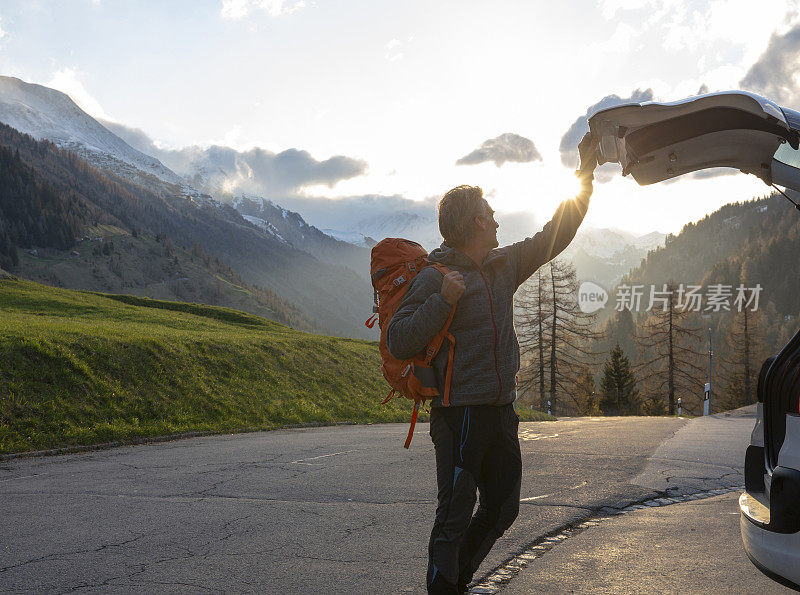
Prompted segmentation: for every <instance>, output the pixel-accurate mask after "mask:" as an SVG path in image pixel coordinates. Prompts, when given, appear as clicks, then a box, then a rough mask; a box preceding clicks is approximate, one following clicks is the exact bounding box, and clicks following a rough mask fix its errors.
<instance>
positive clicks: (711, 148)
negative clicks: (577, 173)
mask: <svg viewBox="0 0 800 595" xmlns="http://www.w3.org/2000/svg"><path fill="white" fill-rule="evenodd" d="M589 128H590V130H591V131H592V133H593V134H594V136H595V138H597V139H598V163H599V164H603V163H608V162H614V163H619V164H620V165H621V166H622V174H623V175H628V174H630V175H632V176H633V178H634V179H635V180H636V181H637V182H638V183H639V184H642V185H646V184H653V183H655V182H661V181H663V180H669V179H671V178H674V177H677V176H680V175H683V174H687V173H690V172H694V171H699V170H703V169H709V168H716V167H730V168H735V169H738V170H740V171H742V172H744V173H749V174H754V175H756V176H758V177H759V178H761V179H762V180H763V181H764V182H765V183H767V184H773V183H775V184H779V185H781V186H786V187H788V188H791V189H793V190H797V191H800V151H798V149H799V148H800V113H798V112H795V111H793V110H789V109H786V108H781V107H780V106H778V105H777V104H775V103H773V102H772V101H770V100H769V99H765V98H764V97H760V96H759V95H755V94H753V93H747V92H744V91H731V92H724V93H710V94H708V95H699V96H697V97H691V98H689V99H684V100H681V101H676V102H672V103H656V102H652V101H651V102H646V103H631V104H625V105H620V106H616V107H612V108H608V109H605V110H601V111H599V112H597V113H595V114H594V115H593V116H592V117H591V118H589Z"/></svg>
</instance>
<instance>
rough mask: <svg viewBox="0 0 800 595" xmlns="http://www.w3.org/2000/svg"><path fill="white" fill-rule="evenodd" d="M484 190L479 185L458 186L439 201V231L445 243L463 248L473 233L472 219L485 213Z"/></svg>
mask: <svg viewBox="0 0 800 595" xmlns="http://www.w3.org/2000/svg"><path fill="white" fill-rule="evenodd" d="M485 202H486V201H484V200H483V190H481V188H480V187H479V186H466V185H464V186H456V187H455V188H453V189H452V190H449V191H448V192H447V193H446V194H445V195H444V196H443V197H442V200H440V201H439V206H438V208H437V210H438V212H439V232H440V233H441V234H442V237H443V238H444V243H445V244H447V245H448V246H450V247H452V248H462V247H464V246H465V245H466V244H467V243H468V242H469V240H470V236H472V233H473V227H472V220H473V219H474V218H475V217H477V216H478V215H481V214H483V211H484V204H485Z"/></svg>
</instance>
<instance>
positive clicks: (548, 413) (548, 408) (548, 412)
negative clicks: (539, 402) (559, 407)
mask: <svg viewBox="0 0 800 595" xmlns="http://www.w3.org/2000/svg"><path fill="white" fill-rule="evenodd" d="M547 415H553V413H552V412H551V411H550V400H549V399H548V401H547Z"/></svg>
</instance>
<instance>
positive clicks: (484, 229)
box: [476, 200, 500, 248]
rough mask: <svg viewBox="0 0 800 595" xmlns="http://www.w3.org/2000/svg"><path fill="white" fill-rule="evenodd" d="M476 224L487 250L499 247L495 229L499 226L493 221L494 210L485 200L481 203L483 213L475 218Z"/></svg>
mask: <svg viewBox="0 0 800 595" xmlns="http://www.w3.org/2000/svg"><path fill="white" fill-rule="evenodd" d="M476 224H477V226H478V233H479V234H480V236H481V238H482V239H483V240H485V241H486V244H487V245H488V246H489V248H497V247H498V246H499V245H500V243H499V242H498V241H497V228H498V227H500V224H499V223H497V221H495V220H494V209H492V207H490V206H489V203H488V202H486V201H485V200H484V201H483V213H482V214H481V215H478V216H477V217H476Z"/></svg>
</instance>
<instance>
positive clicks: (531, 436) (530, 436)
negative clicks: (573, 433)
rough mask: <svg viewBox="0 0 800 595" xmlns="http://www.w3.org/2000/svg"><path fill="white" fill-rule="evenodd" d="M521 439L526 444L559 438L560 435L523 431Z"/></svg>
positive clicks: (520, 433) (521, 431) (520, 434)
mask: <svg viewBox="0 0 800 595" xmlns="http://www.w3.org/2000/svg"><path fill="white" fill-rule="evenodd" d="M519 437H520V439H521V440H523V441H524V442H533V441H534V440H544V439H546V438H558V434H536V433H534V432H531V431H530V430H526V429H522V430H520V431H519Z"/></svg>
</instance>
